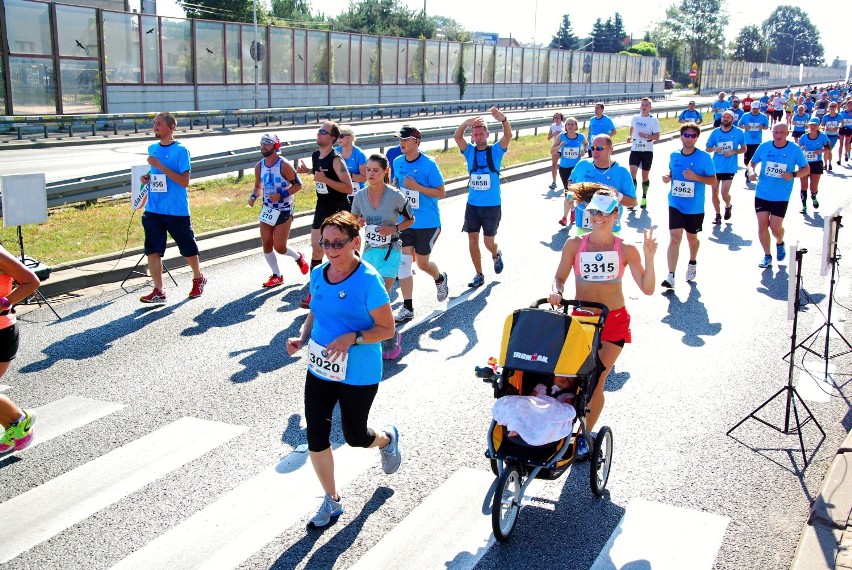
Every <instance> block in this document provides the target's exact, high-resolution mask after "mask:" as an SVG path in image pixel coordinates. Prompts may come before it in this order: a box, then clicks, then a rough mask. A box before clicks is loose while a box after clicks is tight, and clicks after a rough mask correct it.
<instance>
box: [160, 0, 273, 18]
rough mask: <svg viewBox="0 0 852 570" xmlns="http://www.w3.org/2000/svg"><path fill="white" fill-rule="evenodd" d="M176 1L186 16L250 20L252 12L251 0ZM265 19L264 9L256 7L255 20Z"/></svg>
mask: <svg viewBox="0 0 852 570" xmlns="http://www.w3.org/2000/svg"><path fill="white" fill-rule="evenodd" d="M177 3H178V5H180V7H181V8H183V10H184V12H186V17H187V18H201V19H204V20H221V21H224V22H251V21H252V18H253V13H254V9H253V5H252V0H177ZM266 20H267V18H266V10H265V9H264V8H263V6H260V7H258V10H257V21H258V22H263V23H265V22H266Z"/></svg>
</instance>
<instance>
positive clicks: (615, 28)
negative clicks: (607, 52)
mask: <svg viewBox="0 0 852 570" xmlns="http://www.w3.org/2000/svg"><path fill="white" fill-rule="evenodd" d="M626 38H627V30H625V29H624V20H623V19H622V17H621V14H619V13H618V12H616V13H615V16H613V21H612V39H613V43H614V44H616V45H613V46H612V47H613V51H614V52H619V51H621V50H623V49H624V48H625V45H626V44H625V43H624V40H625V39H626Z"/></svg>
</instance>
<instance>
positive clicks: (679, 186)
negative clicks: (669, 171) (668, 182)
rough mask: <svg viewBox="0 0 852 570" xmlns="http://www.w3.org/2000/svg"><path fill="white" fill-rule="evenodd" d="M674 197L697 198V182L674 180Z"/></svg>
mask: <svg viewBox="0 0 852 570" xmlns="http://www.w3.org/2000/svg"><path fill="white" fill-rule="evenodd" d="M672 196H674V197H675V198H695V182H694V181H692V180H672Z"/></svg>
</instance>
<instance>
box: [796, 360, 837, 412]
mask: <svg viewBox="0 0 852 570" xmlns="http://www.w3.org/2000/svg"><path fill="white" fill-rule="evenodd" d="M796 391H797V392H798V393H799V396H800V397H801V398H802V399H803V400H807V401H808V402H828V401H830V400H831V396H832V394H835V393H836V392H837V390H835V389H834V364H831V363H829V364H828V378H826V376H825V361H823V360H809V361H805V364H804V370H799V374H798V376H797V378H796Z"/></svg>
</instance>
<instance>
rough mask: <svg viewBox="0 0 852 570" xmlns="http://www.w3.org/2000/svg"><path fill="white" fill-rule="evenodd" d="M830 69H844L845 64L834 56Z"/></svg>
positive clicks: (838, 57)
mask: <svg viewBox="0 0 852 570" xmlns="http://www.w3.org/2000/svg"><path fill="white" fill-rule="evenodd" d="M831 69H846V62H845V61H843V60H842V59H840V56H835V57H834V61H832V62H831Z"/></svg>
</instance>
